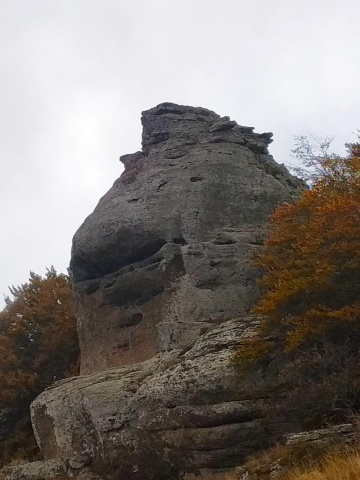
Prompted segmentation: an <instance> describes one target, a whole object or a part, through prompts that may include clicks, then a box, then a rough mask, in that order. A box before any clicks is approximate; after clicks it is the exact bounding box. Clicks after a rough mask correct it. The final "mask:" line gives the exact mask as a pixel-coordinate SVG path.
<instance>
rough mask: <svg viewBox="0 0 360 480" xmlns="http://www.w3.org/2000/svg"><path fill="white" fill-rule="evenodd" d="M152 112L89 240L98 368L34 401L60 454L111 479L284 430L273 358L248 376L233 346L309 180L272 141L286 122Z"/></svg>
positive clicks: (78, 304) (77, 273)
mask: <svg viewBox="0 0 360 480" xmlns="http://www.w3.org/2000/svg"><path fill="white" fill-rule="evenodd" d="M142 124H143V138H142V145H143V147H142V151H141V152H136V153H135V154H131V155H125V156H122V157H121V161H122V162H123V163H124V165H125V171H124V173H123V174H122V175H121V177H120V178H119V179H118V180H116V181H115V183H114V185H113V187H112V188H111V189H110V190H109V192H108V193H107V194H106V195H105V196H104V197H103V198H102V199H101V200H100V202H99V204H98V206H97V207H96V209H95V211H94V212H93V213H92V214H91V215H90V216H89V217H88V218H87V219H86V220H85V222H84V223H83V225H82V226H81V227H80V229H79V230H78V232H77V233H76V234H75V237H74V241H73V249H72V258H71V275H72V280H73V291H74V300H75V309H76V315H77V320H78V332H79V339H80V346H81V372H82V375H81V376H80V377H78V378H73V379H69V380H66V381H63V382H60V383H57V384H55V385H54V386H53V387H51V388H49V389H47V390H46V391H45V392H43V393H42V394H41V395H40V396H39V397H38V398H37V399H36V400H35V401H34V402H33V404H32V407H31V410H32V421H33V426H34V431H35V434H36V437H37V440H38V443H39V446H40V448H41V450H42V451H43V453H44V456H45V458H53V457H56V458H62V459H69V458H72V457H73V456H74V455H75V456H76V457H77V458H85V459H88V458H90V459H91V463H89V465H87V463H86V462H87V460H86V462H85V464H84V465H85V466H84V468H88V469H89V471H91V472H93V474H94V475H95V474H100V475H101V474H102V472H103V470H104V469H105V470H106V472H107V477H106V478H109V479H112V478H114V479H115V478H131V479H132V480H137V479H141V480H153V479H157V480H161V479H173V478H177V475H178V474H179V472H182V471H187V472H188V473H191V472H193V473H194V472H196V471H199V470H201V469H224V468H225V469H226V468H229V467H230V466H234V465H238V464H239V463H240V461H241V459H243V458H245V457H246V456H247V455H249V454H250V453H251V452H253V451H255V450H256V449H259V448H264V447H266V446H267V445H268V444H270V443H271V441H273V440H274V435H275V432H276V425H274V424H272V425H271V426H269V425H267V424H266V422H265V421H264V419H263V418H262V417H261V405H262V402H263V400H262V399H259V398H257V397H256V388H254V387H253V385H254V384H256V381H257V379H259V380H261V376H262V375H263V372H261V371H260V372H257V373H254V374H253V376H252V379H251V382H252V383H250V384H249V382H248V383H247V382H246V380H245V379H243V380H241V381H240V380H239V377H238V375H237V374H236V372H235V370H234V368H233V366H232V364H231V358H232V355H233V352H234V351H235V350H236V349H238V348H241V345H242V343H243V342H244V341H245V339H247V338H248V337H249V336H252V335H254V334H255V332H256V329H257V327H258V325H259V323H260V322H261V319H260V318H258V317H254V316H252V315H249V311H250V308H251V306H252V305H253V303H254V301H255V299H256V298H257V284H256V278H257V275H258V272H257V270H256V269H255V267H254V266H253V258H254V255H255V254H256V253H257V252H258V251H259V249H260V248H261V245H262V243H263V241H264V238H265V236H266V224H267V221H268V218H269V215H270V214H271V213H272V212H273V210H274V209H275V207H276V206H277V205H278V204H279V203H280V202H282V201H291V200H292V198H294V197H296V196H297V195H298V194H299V192H300V191H302V190H303V189H304V184H303V183H302V182H301V181H299V180H298V179H296V178H294V177H292V176H291V175H290V174H289V173H288V171H287V170H286V169H285V167H283V166H279V165H277V164H276V162H275V161H274V160H273V159H272V157H271V156H270V155H268V154H267V146H268V144H269V143H270V141H271V134H268V133H266V134H257V133H254V132H253V130H254V129H253V128H251V127H243V126H239V125H237V124H236V122H233V121H230V119H229V118H220V116H219V115H217V114H215V113H214V112H211V111H209V110H206V109H203V108H194V107H186V106H179V105H174V104H170V103H164V104H161V105H159V106H157V107H155V108H153V109H151V110H148V111H146V112H143V114H142ZM249 385H250V386H249ZM79 456H80V457H79ZM74 462H75V463H74ZM89 462H90V460H89ZM67 465H68V466H71V465H72V467H71V468H72V469H73V472H72V474H75V475H78V473H76V472H75V470H76V468H77V466H79V469H80V470H81V469H82V468H83V466H82V462H81V461H80V463H79V461H78V460H74V461H72V463H71V465H70V463H69V461H68V463H67ZM74 469H75V470H74ZM74 472H75V473H74Z"/></svg>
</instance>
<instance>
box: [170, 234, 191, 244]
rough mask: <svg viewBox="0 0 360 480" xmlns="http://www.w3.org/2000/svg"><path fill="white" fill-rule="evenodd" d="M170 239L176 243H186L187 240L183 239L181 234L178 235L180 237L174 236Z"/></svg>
mask: <svg viewBox="0 0 360 480" xmlns="http://www.w3.org/2000/svg"><path fill="white" fill-rule="evenodd" d="M172 241H173V242H174V243H176V245H187V243H188V242H187V241H186V240H185V238H183V236H182V235H180V237H175V238H173V239H172Z"/></svg>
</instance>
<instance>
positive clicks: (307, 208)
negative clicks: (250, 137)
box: [235, 139, 360, 426]
mask: <svg viewBox="0 0 360 480" xmlns="http://www.w3.org/2000/svg"><path fill="white" fill-rule="evenodd" d="M303 142H304V139H303ZM307 146H308V145H306V143H305V144H304V143H303V147H304V148H303V149H302V150H301V149H300V150H298V152H300V155H302V156H303V158H304V159H305V160H306V161H309V159H310V161H312V164H313V165H314V166H315V167H316V168H315V169H314V170H313V174H312V178H311V180H312V186H311V189H309V190H308V191H305V192H304V193H303V194H302V196H301V198H300V199H299V200H298V201H297V202H295V203H291V204H290V203H286V204H283V205H281V206H279V208H278V209H277V210H276V212H275V213H274V215H273V216H272V221H271V231H270V235H269V238H268V240H267V242H266V244H265V247H264V249H263V250H262V252H261V254H260V256H259V257H258V258H257V260H256V264H257V266H258V267H259V268H260V269H261V271H262V272H263V275H262V278H261V281H260V286H261V291H262V295H261V298H260V300H259V302H258V304H257V305H256V307H255V309H254V312H255V313H257V314H260V315H262V316H264V317H265V318H267V321H266V322H265V323H264V324H263V326H262V328H261V331H260V332H259V336H258V337H257V338H255V339H253V340H251V341H249V342H248V344H247V345H246V346H245V347H244V348H243V349H241V350H239V351H238V352H237V354H236V356H235V362H236V363H237V364H238V365H240V366H244V365H247V364H254V362H255V363H256V362H258V361H262V362H264V361H267V362H270V363H271V362H273V363H274V358H275V357H274V352H275V350H276V352H277V354H276V356H277V357H276V362H277V364H278V368H279V369H281V372H280V371H279V374H278V377H277V381H278V386H279V390H281V389H282V390H284V389H286V391H287V392H288V394H287V395H286V399H284V398H279V399H278V405H279V406H280V410H281V409H282V410H284V411H285V410H286V409H288V410H289V409H290V411H293V412H294V415H295V417H296V416H297V417H301V419H302V422H303V426H306V425H308V426H310V424H312V426H316V425H320V424H322V423H326V422H328V421H329V420H331V419H333V420H335V421H336V420H341V419H342V420H344V419H346V418H350V417H351V416H352V415H353V414H354V413H355V412H357V411H358V410H359V409H360V369H359V366H360V353H359V344H360V143H354V144H348V145H347V150H348V155H347V156H346V157H339V156H336V155H329V154H326V155H320V156H316V155H315V156H314V155H312V156H311V150H310V154H309V155H308V156H306V155H305V154H308V153H309V149H308V148H307ZM326 151H327V150H326ZM304 152H305V153H304ZM307 166H308V165H307ZM270 339H271V340H270ZM279 352H280V353H279ZM281 357H282V358H281ZM281 360H282V361H281ZM280 365H281V366H280ZM280 384H281V385H282V387H281V386H280Z"/></svg>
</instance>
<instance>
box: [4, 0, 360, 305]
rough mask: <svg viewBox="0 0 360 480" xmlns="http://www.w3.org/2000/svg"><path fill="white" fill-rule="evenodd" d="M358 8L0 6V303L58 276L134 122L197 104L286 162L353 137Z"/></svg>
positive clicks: (116, 170) (136, 133)
mask: <svg viewBox="0 0 360 480" xmlns="http://www.w3.org/2000/svg"><path fill="white" fill-rule="evenodd" d="M359 18H360V0H342V1H340V0H272V1H270V0H0V51H1V74H0V86H1V97H0V99H1V100H0V101H1V106H0V128H1V130H0V132H1V134H0V135H1V137H0V162H1V179H2V185H1V190H0V207H1V237H0V242H1V268H0V304H1V300H2V295H1V293H7V291H8V290H7V287H8V285H11V284H14V285H19V284H20V283H23V282H25V281H26V280H27V279H28V276H29V271H30V270H33V271H35V272H36V273H40V274H43V273H44V272H45V268H46V266H50V265H52V264H53V265H54V266H55V268H56V269H57V270H58V271H66V268H67V266H68V263H69V257H70V249H71V239H72V236H73V234H74V233H75V231H76V229H77V228H78V227H79V226H80V224H81V223H82V221H83V220H84V219H85V217H86V216H87V215H88V214H90V213H91V211H92V210H93V209H94V207H95V206H96V204H97V202H98V200H99V198H100V197H101V196H102V195H103V194H104V193H105V192H106V191H107V190H108V189H109V188H110V187H111V185H112V183H113V182H114V180H115V179H116V178H117V177H118V176H119V175H120V173H121V171H122V166H121V164H120V163H119V161H118V158H119V156H120V155H122V154H125V153H132V152H134V151H136V150H139V149H140V147H141V143H140V142H141V125H140V113H141V111H142V110H145V109H148V108H151V107H153V106H155V105H157V104H158V103H161V102H164V101H170V102H175V103H180V104H187V105H194V106H203V107H206V108H209V109H211V110H215V111H216V112H217V113H219V114H220V115H229V116H230V117H231V118H232V119H234V120H236V121H237V122H238V123H239V124H242V125H248V126H254V127H255V128H256V130H257V131H259V132H261V131H272V132H274V143H273V144H272V145H271V153H272V154H273V155H274V157H275V159H276V160H277V161H278V162H280V163H284V162H287V161H288V159H289V152H290V149H291V148H292V146H293V135H298V134H315V135H326V134H331V135H335V136H336V141H335V144H334V145H335V149H337V150H338V151H340V152H341V145H342V144H343V143H345V142H346V141H351V140H354V139H355V136H354V134H353V132H354V131H356V130H357V129H358V128H360V118H359V115H360V54H359V46H360V29H359Z"/></svg>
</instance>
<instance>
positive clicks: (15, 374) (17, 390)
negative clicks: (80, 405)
mask: <svg viewBox="0 0 360 480" xmlns="http://www.w3.org/2000/svg"><path fill="white" fill-rule="evenodd" d="M10 290H11V293H12V295H13V298H12V299H11V300H10V299H7V302H6V307H5V308H4V310H3V311H2V312H0V425H1V427H2V428H1V429H0V451H2V452H5V451H6V452H7V457H8V458H9V445H19V441H20V444H21V440H19V438H20V437H19V435H20V434H19V428H20V425H26V429H27V430H28V433H27V434H25V437H24V438H26V439H27V440H26V442H25V443H27V442H28V441H29V436H30V434H31V430H30V421H29V417H30V412H29V405H30V402H31V401H32V400H33V399H34V398H35V396H36V395H38V394H39V393H40V392H41V391H42V390H43V389H44V388H46V387H47V386H48V385H49V384H51V383H52V382H53V381H54V380H58V379H60V378H63V377H64V376H66V375H67V374H68V373H70V374H76V373H77V371H76V369H77V361H78V356H79V351H78V340H77V333H76V320H75V316H74V313H73V306H72V296H71V288H70V283H69V280H68V278H67V276H65V275H62V274H57V273H56V271H55V270H54V269H53V268H52V269H50V270H48V271H47V274H46V276H45V278H42V277H41V276H39V275H36V274H34V273H31V274H30V279H29V282H28V283H26V284H25V285H22V286H21V287H18V288H12V289H10ZM26 429H25V430H26ZM23 433H24V432H23ZM12 435H16V440H15V439H12ZM23 447H26V444H24V445H23ZM17 448H19V447H17ZM2 456H3V455H0V465H1V463H2V461H3V460H4V459H3V458H2Z"/></svg>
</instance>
